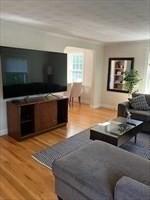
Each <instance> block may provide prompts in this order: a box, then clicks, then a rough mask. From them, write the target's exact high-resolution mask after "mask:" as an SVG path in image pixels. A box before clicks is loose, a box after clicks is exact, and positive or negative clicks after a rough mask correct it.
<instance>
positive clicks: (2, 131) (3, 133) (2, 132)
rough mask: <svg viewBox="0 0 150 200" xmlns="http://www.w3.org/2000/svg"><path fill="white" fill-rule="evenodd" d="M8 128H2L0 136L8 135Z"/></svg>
mask: <svg viewBox="0 0 150 200" xmlns="http://www.w3.org/2000/svg"><path fill="white" fill-rule="evenodd" d="M7 133H8V131H7V129H3V130H0V136H3V135H7Z"/></svg>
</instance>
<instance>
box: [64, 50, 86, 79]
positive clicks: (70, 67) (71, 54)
mask: <svg viewBox="0 0 150 200" xmlns="http://www.w3.org/2000/svg"><path fill="white" fill-rule="evenodd" d="M81 55H82V56H83V75H82V76H84V53H69V54H68V83H72V82H73V77H72V74H73V73H72V72H73V71H79V72H80V71H81V70H73V56H81ZM83 78H84V77H82V80H80V81H78V80H76V81H75V82H83Z"/></svg>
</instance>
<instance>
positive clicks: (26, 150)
mask: <svg viewBox="0 0 150 200" xmlns="http://www.w3.org/2000/svg"><path fill="white" fill-rule="evenodd" d="M114 117H116V112H115V111H112V110H108V109H104V108H101V109H93V108H90V107H89V106H88V105H83V104H82V105H78V104H76V105H74V106H73V107H70V108H69V122H68V125H67V126H66V127H62V128H58V129H55V130H52V131H50V132H47V133H44V134H42V135H39V136H36V137H34V138H30V139H27V140H24V141H22V142H17V141H15V140H14V139H12V138H10V137H8V136H3V137H0V200H56V199H57V198H56V195H55V193H54V177H53V175H52V172H51V170H49V169H47V168H46V167H44V166H42V165H40V164H39V163H37V162H36V161H35V160H33V159H32V158H31V155H32V154H33V153H34V152H37V151H39V150H41V149H43V148H46V147H47V146H52V145H54V144H56V143H58V142H60V141H62V140H64V139H65V138H68V137H70V136H72V135H74V134H76V133H78V132H80V131H82V130H84V129H85V128H88V127H90V126H92V125H94V124H95V123H98V122H104V121H107V120H109V119H112V118H114Z"/></svg>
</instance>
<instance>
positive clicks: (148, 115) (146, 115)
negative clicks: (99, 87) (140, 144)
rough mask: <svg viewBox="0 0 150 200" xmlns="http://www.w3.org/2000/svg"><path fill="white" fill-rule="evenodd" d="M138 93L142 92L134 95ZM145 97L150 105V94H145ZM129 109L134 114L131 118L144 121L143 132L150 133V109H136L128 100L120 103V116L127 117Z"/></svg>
mask: <svg viewBox="0 0 150 200" xmlns="http://www.w3.org/2000/svg"><path fill="white" fill-rule="evenodd" d="M137 95H140V94H133V97H135V96H137ZM145 98H146V101H147V103H148V104H149V106H150V94H145ZM127 109H128V110H129V112H130V113H131V114H132V115H131V118H133V119H137V120H140V121H144V126H143V132H147V133H150V110H148V111H143V110H134V109H133V108H131V106H130V103H129V101H127V102H123V103H120V104H118V116H119V117H126V110H127Z"/></svg>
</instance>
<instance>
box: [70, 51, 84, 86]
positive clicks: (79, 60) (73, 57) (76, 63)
mask: <svg viewBox="0 0 150 200" xmlns="http://www.w3.org/2000/svg"><path fill="white" fill-rule="evenodd" d="M83 68H84V54H83V53H71V54H68V82H69V83H72V82H82V81H83Z"/></svg>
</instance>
